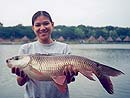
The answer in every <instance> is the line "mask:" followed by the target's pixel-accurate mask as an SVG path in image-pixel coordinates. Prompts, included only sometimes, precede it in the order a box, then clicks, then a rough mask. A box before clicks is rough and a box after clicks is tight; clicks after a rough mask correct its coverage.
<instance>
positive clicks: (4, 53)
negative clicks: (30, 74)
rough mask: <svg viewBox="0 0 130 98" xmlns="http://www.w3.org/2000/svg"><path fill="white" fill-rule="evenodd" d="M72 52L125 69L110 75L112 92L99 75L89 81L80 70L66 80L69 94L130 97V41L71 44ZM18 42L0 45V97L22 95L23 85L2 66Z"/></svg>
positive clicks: (20, 97) (77, 97)
mask: <svg viewBox="0 0 130 98" xmlns="http://www.w3.org/2000/svg"><path fill="white" fill-rule="evenodd" d="M70 46H71V49H72V52H73V53H72V54H75V55H81V56H85V57H87V58H89V59H92V60H94V61H97V62H100V63H103V64H106V65H108V66H111V67H114V68H117V69H119V70H121V71H123V72H124V73H125V75H120V76H118V77H114V78H113V77H112V78H111V80H112V82H113V85H114V94H113V95H110V94H108V93H107V92H106V91H105V90H104V89H103V87H102V86H101V84H100V83H99V81H98V79H97V78H96V77H94V78H95V79H96V81H90V80H88V79H87V78H86V77H84V76H82V75H81V74H79V75H78V76H77V77H76V81H75V82H73V83H71V84H69V89H70V98H130V71H129V70H130V44H78V45H70ZM19 47H20V45H0V98H23V93H24V91H23V87H20V86H18V85H17V82H16V78H15V75H13V74H11V72H10V69H9V68H7V66H5V59H6V58H8V57H11V56H14V55H16V54H17V52H18V49H19Z"/></svg>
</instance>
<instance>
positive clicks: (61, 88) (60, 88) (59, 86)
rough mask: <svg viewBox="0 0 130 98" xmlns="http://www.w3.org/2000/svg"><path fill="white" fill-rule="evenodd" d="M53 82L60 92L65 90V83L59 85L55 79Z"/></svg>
mask: <svg viewBox="0 0 130 98" xmlns="http://www.w3.org/2000/svg"><path fill="white" fill-rule="evenodd" d="M54 84H55V86H56V87H57V88H58V89H59V91H60V92H62V93H65V92H66V90H67V84H65V83H64V84H62V85H60V84H57V83H56V82H55V81H54Z"/></svg>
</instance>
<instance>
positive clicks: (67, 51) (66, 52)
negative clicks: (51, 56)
mask: <svg viewBox="0 0 130 98" xmlns="http://www.w3.org/2000/svg"><path fill="white" fill-rule="evenodd" d="M63 54H71V49H70V46H69V45H68V44H66V47H65V49H64V52H63Z"/></svg>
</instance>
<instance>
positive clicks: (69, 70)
mask: <svg viewBox="0 0 130 98" xmlns="http://www.w3.org/2000/svg"><path fill="white" fill-rule="evenodd" d="M64 75H66V80H67V83H70V82H73V81H75V77H74V76H77V75H78V71H77V70H76V69H75V68H74V67H73V65H67V66H65V69H64Z"/></svg>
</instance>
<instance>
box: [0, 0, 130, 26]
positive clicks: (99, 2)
mask: <svg viewBox="0 0 130 98" xmlns="http://www.w3.org/2000/svg"><path fill="white" fill-rule="evenodd" d="M38 10H46V11H48V12H49V13H50V14H51V16H52V19H53V21H54V23H55V25H68V26H72V25H73V26H77V25H80V24H83V25H86V26H87V25H89V26H97V27H101V26H108V25H112V26H120V27H130V0H0V22H2V23H3V24H4V26H15V25H17V24H23V25H25V26H26V25H31V17H32V15H33V14H34V13H35V12H36V11H38Z"/></svg>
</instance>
